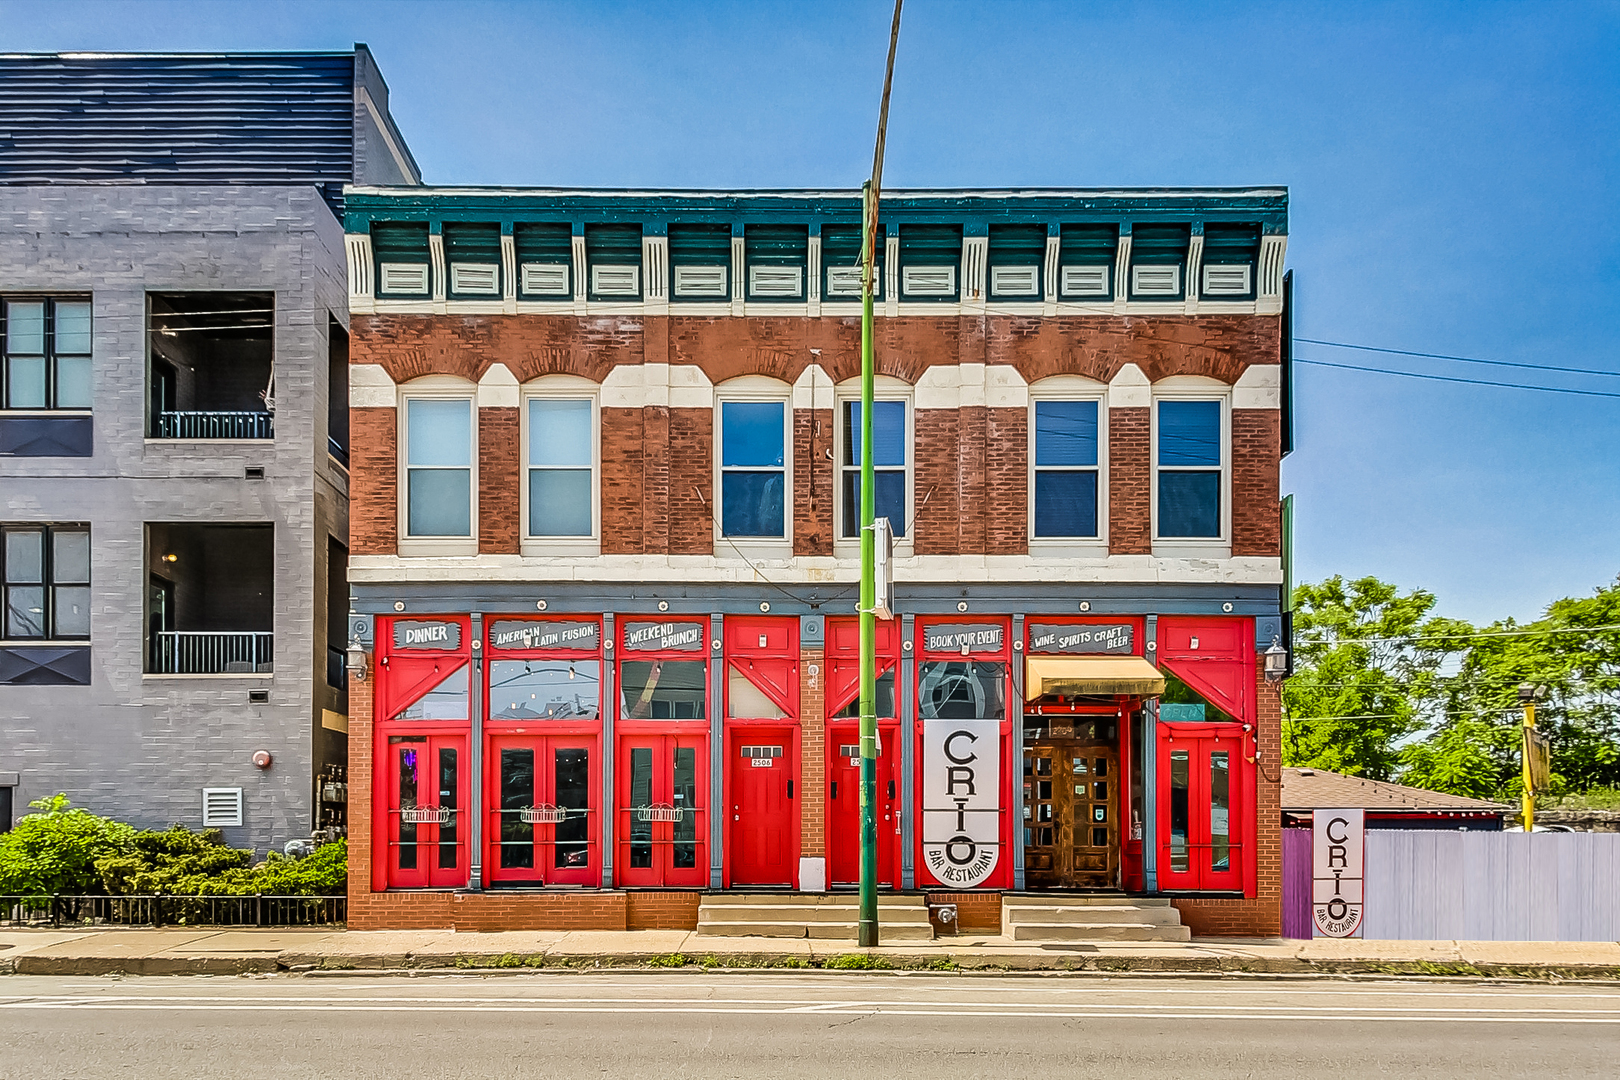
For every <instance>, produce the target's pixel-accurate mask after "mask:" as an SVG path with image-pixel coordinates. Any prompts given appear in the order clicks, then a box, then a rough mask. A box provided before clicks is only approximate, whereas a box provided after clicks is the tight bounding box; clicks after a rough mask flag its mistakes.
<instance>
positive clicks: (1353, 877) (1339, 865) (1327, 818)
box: [1311, 810, 1367, 938]
mask: <svg viewBox="0 0 1620 1080" xmlns="http://www.w3.org/2000/svg"><path fill="white" fill-rule="evenodd" d="M1312 816H1313V819H1314V824H1313V826H1312V835H1311V919H1312V921H1313V922H1314V923H1315V926H1316V935H1317V936H1318V937H1335V938H1348V937H1360V936H1361V914H1362V898H1363V896H1364V894H1365V889H1364V888H1363V879H1364V878H1365V876H1366V863H1367V855H1366V851H1367V848H1366V840H1367V836H1366V828H1365V826H1366V822H1365V812H1364V811H1361V810H1317V811H1314V813H1313V815H1312Z"/></svg>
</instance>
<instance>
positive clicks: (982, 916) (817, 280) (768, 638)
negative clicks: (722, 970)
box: [346, 187, 1287, 935]
mask: <svg viewBox="0 0 1620 1080" xmlns="http://www.w3.org/2000/svg"><path fill="white" fill-rule="evenodd" d="M882 216H883V238H882V244H881V247H880V256H881V257H880V263H881V266H880V270H881V273H880V286H881V287H880V294H879V296H878V300H877V314H878V319H877V348H876V355H877V361H876V362H877V370H878V378H877V399H876V402H875V405H874V409H873V416H872V421H873V426H874V462H873V465H874V470H875V477H874V496H875V500H876V504H877V513H878V515H880V516H886V517H888V518H889V520H890V522H891V523H892V525H893V528H894V532H895V538H896V540H895V551H894V565H895V581H896V585H895V594H896V604H897V608H898V617H897V618H896V619H894V620H893V621H888V622H881V623H880V624H879V631H878V667H879V688H878V697H879V702H878V704H879V710H878V711H879V716H880V722H879V727H880V735H881V749H880V756H879V763H878V771H879V791H878V795H879V806H878V818H879V823H880V833H881V843H880V849H881V850H880V859H879V863H880V874H881V876H882V879H883V881H884V882H885V884H886V885H888V886H890V887H892V888H893V889H895V890H897V891H898V892H900V893H904V894H915V893H919V892H920V893H925V894H928V895H930V896H934V897H954V898H955V899H956V900H957V901H958V903H959V905H960V910H961V911H962V913H963V915H962V917H963V920H964V922H969V923H971V922H974V921H980V922H983V921H990V922H994V921H995V912H996V911H997V910H998V909H999V908H1000V906H1001V902H1000V900H999V899H998V898H999V897H1001V896H1003V895H1005V894H1009V893H1013V894H1022V893H1027V892H1034V891H1039V890H1075V889H1102V890H1114V889H1119V890H1123V891H1125V892H1127V893H1130V894H1136V895H1147V896H1170V897H1173V898H1175V905H1176V906H1177V907H1178V908H1179V909H1180V913H1181V918H1182V919H1183V920H1185V922H1186V923H1188V924H1189V925H1191V926H1192V928H1193V929H1194V931H1195V932H1206V933H1240V934H1262V935H1275V934H1276V933H1278V932H1279V928H1280V855H1279V847H1280V837H1279V825H1278V822H1279V816H1278V801H1277V800H1278V788H1277V779H1278V774H1277V765H1278V762H1279V750H1278V744H1279V706H1278V695H1277V691H1276V688H1275V684H1272V683H1268V682H1267V681H1266V680H1265V679H1264V678H1263V676H1262V673H1261V670H1260V664H1259V662H1258V658H1259V656H1260V654H1261V653H1262V652H1263V651H1264V650H1265V649H1267V648H1268V647H1269V646H1271V645H1272V644H1273V642H1275V641H1276V640H1277V638H1278V637H1279V635H1280V634H1281V632H1282V624H1281V618H1280V608H1279V596H1280V586H1281V583H1282V580H1283V566H1282V542H1281V528H1280V514H1279V501H1278V468H1279V462H1280V459H1281V456H1282V453H1283V446H1282V442H1283V432H1284V430H1285V418H1284V415H1283V410H1284V406H1285V399H1286V394H1285V385H1284V384H1285V378H1284V377H1285V368H1286V365H1285V363H1284V345H1283V342H1284V334H1283V330H1282V327H1283V322H1284V319H1285V317H1286V315H1285V312H1284V275H1283V256H1284V251H1285V247H1286V232H1287V228H1286V225H1287V195H1286V192H1285V191H1283V190H1281V189H1269V188H1268V189H1243V190H1236V189H1233V190H1228V189H1219V190H1176V191H1168V190H1151V191H1128V190H1127V191H1079V190H1062V191H907V192H895V193H890V194H889V195H887V196H886V197H885V201H884V205H883V215H882ZM346 220H347V234H348V235H347V242H348V260H349V275H350V277H349V306H350V312H351V329H352V335H353V336H352V346H351V352H350V362H351V368H350V403H351V406H352V409H351V421H350V427H351V431H352V432H353V474H352V477H353V478H352V486H351V498H352V503H351V513H350V545H351V558H350V564H349V574H350V582H351V591H352V599H353V609H354V614H353V615H351V619H350V627H349V633H350V635H351V639H352V643H351V666H354V667H356V668H358V670H356V671H355V672H354V673H353V676H352V678H351V681H350V724H351V727H350V736H351V740H350V762H351V789H350V790H351V800H352V802H351V805H352V807H353V818H352V828H351V837H350V844H351V849H350V850H351V860H352V861H351V879H350V920H351V924H352V925H354V926H356V927H382V926H442V925H452V924H453V925H457V926H463V927H469V928H470V927H486V928H487V927H547V926H604V927H611V926H657V925H668V926H690V925H692V924H693V921H694V920H695V919H696V918H697V911H698V907H699V903H700V898H701V896H702V895H704V894H705V893H706V892H707V893H713V892H714V891H720V890H730V891H751V890H753V891H757V890H771V889H776V890H796V891H799V892H810V893H813V892H820V891H824V890H829V889H831V890H837V889H840V888H842V887H846V886H848V885H850V884H851V883H853V882H854V881H855V879H856V876H857V873H858V871H857V866H858V860H857V853H856V844H857V843H858V841H857V839H856V831H855V830H856V824H855V823H856V821H857V819H858V804H857V798H858V794H857V784H856V780H857V777H858V769H857V767H856V766H857V764H858V763H857V761H856V758H857V751H856V749H855V745H856V743H857V741H858V740H857V735H856V725H857V720H856V708H855V704H854V698H855V694H856V686H857V668H856V620H855V617H854V615H855V597H856V581H857V577H858V539H857V538H858V535H859V532H858V523H857V522H856V520H855V517H856V508H857V507H858V487H859V464H860V463H859V460H858V453H857V452H856V451H857V450H858V442H857V441H856V440H855V439H853V438H852V433H853V432H854V431H856V430H857V426H858V424H859V420H860V417H859V411H860V404H859V390H858V374H859V275H858V272H857V271H856V269H855V265H856V262H857V260H858V251H859V228H858V221H859V200H858V197H857V196H855V195H854V194H853V193H846V192H814V191H768V192H767V191H745V192H653V191H647V192H608V191H570V190H543V189H535V190H516V189H500V190H483V189H446V188H418V189H399V188H361V187H356V188H350V189H349V190H348V192H347V219H346ZM362 653H363V654H364V664H363V666H361V665H359V664H358V663H357V661H358V660H359V659H360V657H361V654H362ZM365 807H369V822H367V821H366V814H367V811H366V810H365V809H363V808H365Z"/></svg>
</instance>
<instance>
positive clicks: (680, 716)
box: [619, 660, 708, 720]
mask: <svg viewBox="0 0 1620 1080" xmlns="http://www.w3.org/2000/svg"><path fill="white" fill-rule="evenodd" d="M707 677H708V665H707V664H705V663H704V662H703V661H701V660H626V661H624V662H623V663H621V664H620V665H619V689H620V703H621V704H620V708H621V715H622V716H623V717H624V718H625V719H627V720H701V719H703V717H704V716H705V715H706V712H705V710H704V704H705V702H706V701H707V698H708V695H707V692H706V686H705V683H706V681H707Z"/></svg>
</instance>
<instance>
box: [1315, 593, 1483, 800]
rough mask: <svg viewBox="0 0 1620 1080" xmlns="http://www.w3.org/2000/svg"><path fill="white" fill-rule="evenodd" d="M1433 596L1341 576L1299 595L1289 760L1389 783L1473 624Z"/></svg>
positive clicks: (1419, 728) (1420, 727) (1421, 724)
mask: <svg viewBox="0 0 1620 1080" xmlns="http://www.w3.org/2000/svg"><path fill="white" fill-rule="evenodd" d="M1434 605H1435V597H1434V594H1433V593H1431V592H1428V591H1426V590H1424V589H1414V590H1413V591H1411V592H1409V593H1407V594H1405V595H1402V594H1401V592H1400V590H1399V589H1398V588H1397V587H1396V586H1394V585H1391V584H1389V583H1388V582H1384V581H1380V580H1378V579H1377V578H1373V577H1364V578H1358V579H1356V580H1354V581H1346V580H1345V579H1344V578H1343V577H1341V576H1339V575H1334V576H1333V577H1330V578H1328V579H1327V580H1325V581H1323V582H1321V583H1319V584H1315V585H1310V584H1305V585H1300V586H1298V587H1297V588H1295V590H1294V675H1293V677H1291V678H1290V679H1289V680H1288V681H1287V682H1286V683H1284V684H1283V705H1284V711H1283V764H1285V765H1295V766H1311V767H1315V768H1321V769H1329V770H1332V771H1333V772H1340V773H1346V774H1348V775H1351V776H1365V777H1368V778H1370V779H1374V780H1390V779H1393V778H1394V775H1395V773H1396V770H1397V769H1398V768H1399V767H1400V764H1401V749H1400V746H1401V743H1402V741H1403V740H1405V739H1408V738H1410V737H1411V736H1412V735H1414V734H1415V733H1417V732H1418V731H1420V730H1422V728H1423V726H1424V724H1423V718H1422V717H1423V712H1424V710H1425V708H1426V707H1429V706H1430V705H1431V704H1432V703H1433V702H1434V700H1435V698H1436V694H1437V691H1438V687H1439V685H1440V669H1441V667H1442V665H1444V663H1445V662H1446V659H1447V657H1449V656H1451V655H1453V654H1454V653H1455V652H1457V651H1458V649H1459V648H1461V647H1462V645H1461V642H1463V641H1465V640H1466V639H1465V638H1464V637H1463V635H1466V634H1468V633H1470V632H1471V628H1470V627H1469V625H1468V624H1467V623H1464V622H1459V621H1457V620H1455V619H1444V618H1440V617H1437V616H1434V615H1432V614H1431V612H1432V611H1433V609H1434Z"/></svg>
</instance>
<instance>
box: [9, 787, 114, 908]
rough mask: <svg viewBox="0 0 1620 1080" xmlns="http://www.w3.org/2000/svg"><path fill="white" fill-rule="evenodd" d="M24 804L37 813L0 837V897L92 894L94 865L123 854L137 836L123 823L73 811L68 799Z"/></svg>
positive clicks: (95, 879)
mask: <svg viewBox="0 0 1620 1080" xmlns="http://www.w3.org/2000/svg"><path fill="white" fill-rule="evenodd" d="M28 805H29V806H30V807H32V808H33V809H35V810H37V811H39V812H38V813H35V814H26V815H24V816H23V817H22V819H21V820H19V821H18V822H17V824H16V825H15V826H14V827H13V828H12V830H11V831H10V832H8V833H6V834H4V835H0V894H8V895H29V896H40V895H46V894H49V893H84V892H95V891H96V890H98V889H99V888H100V887H101V876H100V874H98V873H97V872H96V863H97V861H98V860H101V859H105V858H109V857H113V856H117V855H119V854H122V853H123V852H125V851H127V850H128V848H129V843H130V841H131V839H133V837H134V836H135V830H134V829H133V828H132V827H130V826H129V825H125V824H124V823H123V822H121V821H113V820H112V819H111V818H104V817H101V816H99V815H97V814H92V813H91V812H90V811H88V810H86V809H84V808H83V807H73V806H72V805H71V804H70V803H69V802H68V797H67V796H66V795H62V794H58V795H53V796H52V797H50V798H48V799H36V800H35V801H34V802H31V803H29V804H28Z"/></svg>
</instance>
